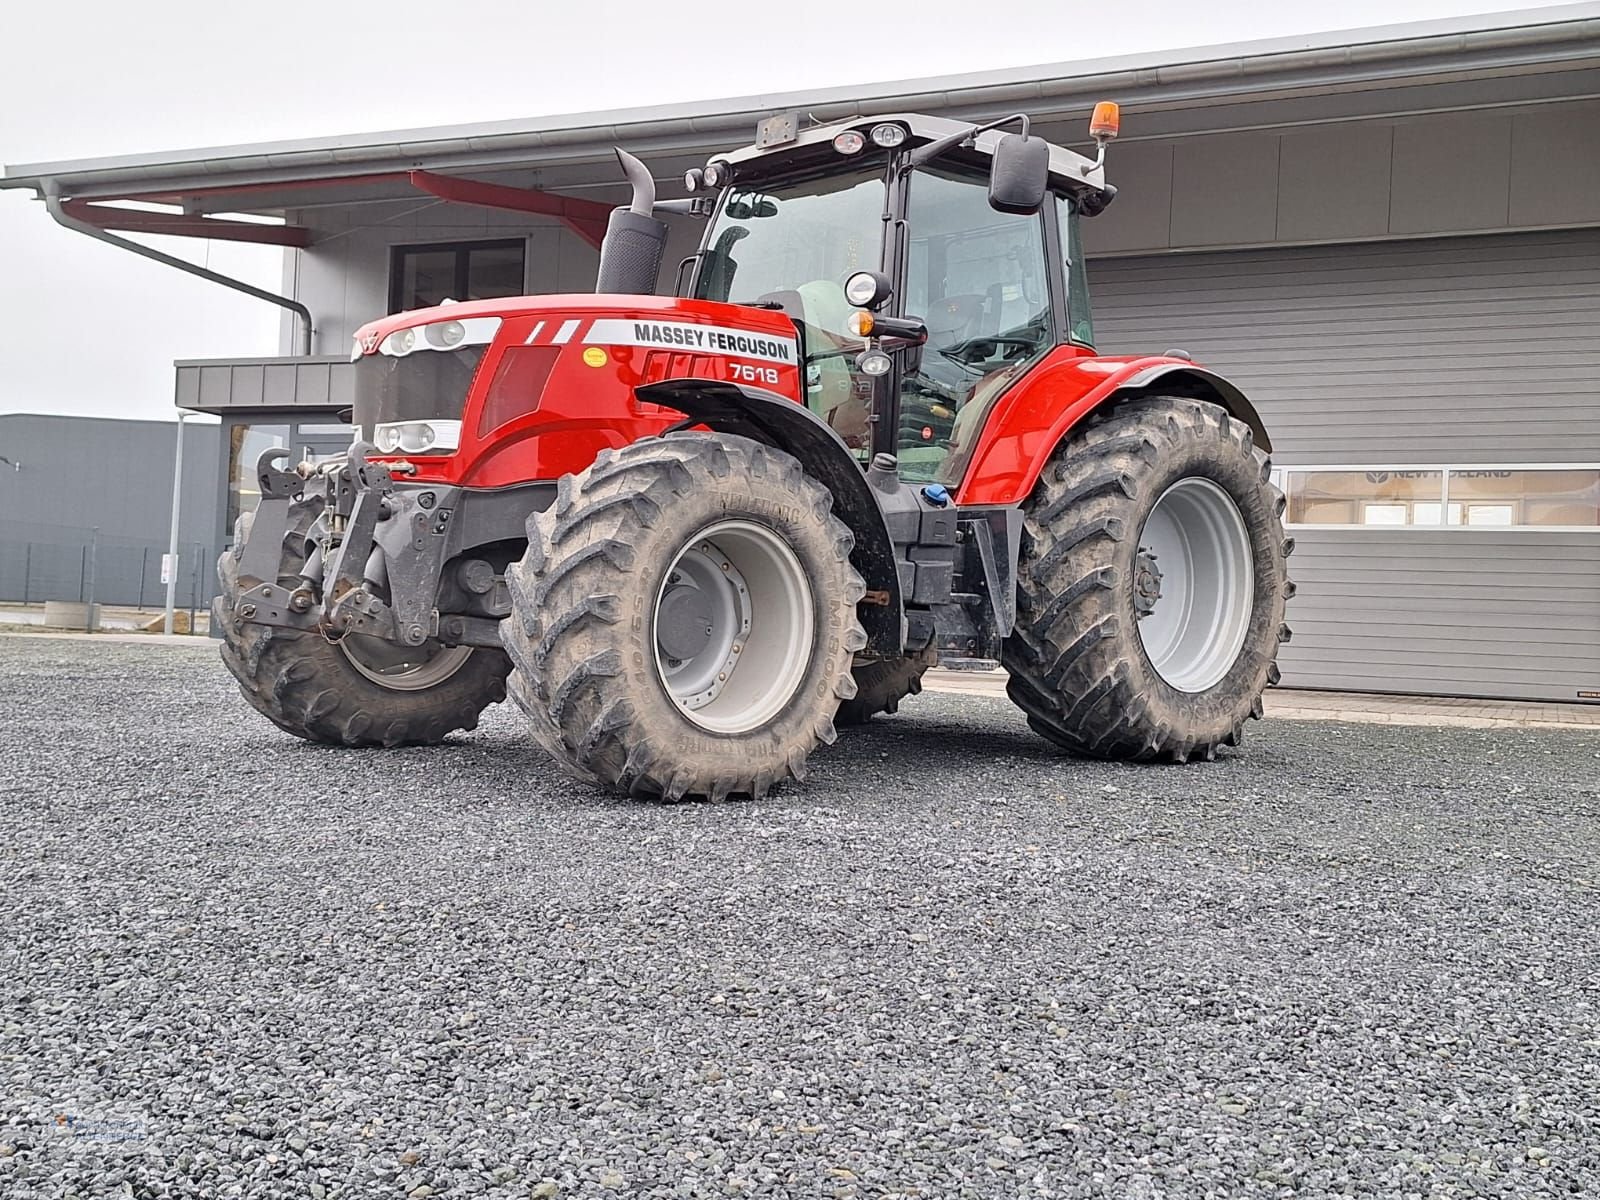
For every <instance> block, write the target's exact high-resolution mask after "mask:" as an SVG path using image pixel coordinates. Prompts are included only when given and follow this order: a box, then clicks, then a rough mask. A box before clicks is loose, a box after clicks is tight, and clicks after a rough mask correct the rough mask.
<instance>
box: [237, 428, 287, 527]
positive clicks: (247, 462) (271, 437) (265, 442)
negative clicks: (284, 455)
mask: <svg viewBox="0 0 1600 1200" xmlns="http://www.w3.org/2000/svg"><path fill="white" fill-rule="evenodd" d="M288 446H289V426H288V425H283V424H278V423H277V422H272V423H270V424H259V425H257V424H246V423H244V422H242V421H241V422H238V423H236V424H233V425H230V426H229V428H228V516H227V520H228V524H227V526H226V535H227V536H228V537H230V538H231V537H232V536H233V526H234V522H235V521H237V520H238V519H239V517H240V516H241V515H243V514H244V513H247V512H254V511H255V508H256V504H257V503H259V502H260V500H261V487H260V484H259V483H258V482H257V481H256V464H257V463H258V462H259V461H260V459H261V455H262V454H263V453H264V452H266V451H268V450H271V449H273V448H274V447H276V448H279V449H288Z"/></svg>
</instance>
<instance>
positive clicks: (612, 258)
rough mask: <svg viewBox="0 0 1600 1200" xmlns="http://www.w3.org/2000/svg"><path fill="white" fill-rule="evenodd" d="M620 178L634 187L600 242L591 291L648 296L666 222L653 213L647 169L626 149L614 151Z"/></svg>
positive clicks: (658, 267)
mask: <svg viewBox="0 0 1600 1200" xmlns="http://www.w3.org/2000/svg"><path fill="white" fill-rule="evenodd" d="M617 162H618V163H619V164H620V165H621V167H622V174H623V177H624V178H626V179H627V181H628V185H629V186H630V187H631V188H632V189H633V199H632V200H631V201H630V202H629V204H628V207H627V208H617V209H613V210H612V212H611V220H610V221H609V222H608V223H607V224H606V236H605V240H604V241H603V242H601V243H600V271H599V274H598V275H597V276H596V278H595V285H594V290H595V291H596V292H599V293H601V294H612V295H631V296H648V295H652V294H653V293H654V292H655V290H656V277H657V276H658V275H660V274H661V258H662V254H663V253H664V251H665V250H666V246H667V226H666V222H664V221H658V220H657V219H656V218H655V216H654V210H655V204H656V182H655V180H654V179H652V178H651V177H650V170H649V168H648V167H646V166H645V165H644V164H643V163H642V162H640V161H639V160H638V159H637V158H635V157H634V156H633V155H631V154H629V153H628V152H627V151H626V150H622V149H618V150H617Z"/></svg>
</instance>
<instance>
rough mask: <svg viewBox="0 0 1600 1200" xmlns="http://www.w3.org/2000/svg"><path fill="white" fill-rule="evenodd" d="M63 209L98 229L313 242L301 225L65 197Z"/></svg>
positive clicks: (280, 242)
mask: <svg viewBox="0 0 1600 1200" xmlns="http://www.w3.org/2000/svg"><path fill="white" fill-rule="evenodd" d="M61 209H62V211H63V212H65V213H66V214H67V215H68V216H69V217H71V218H73V219H74V220H76V221H82V222H83V223H84V224H85V225H93V226H94V227H95V228H96V229H121V230H124V231H126V232H128V233H161V234H166V235H168V236H169V237H197V238H215V239H217V240H219V241H224V242H260V243H262V244H264V245H269V246H296V247H299V248H301V249H304V248H305V247H306V246H309V245H311V231H310V230H309V229H304V228H302V227H300V226H299V225H258V224H256V223H255V222H253V221H231V220H228V219H227V218H224V217H198V216H188V215H186V214H184V213H164V212H146V211H144V210H142V209H137V208H114V207H112V206H111V205H109V204H91V203H90V202H89V201H87V200H63V201H61Z"/></svg>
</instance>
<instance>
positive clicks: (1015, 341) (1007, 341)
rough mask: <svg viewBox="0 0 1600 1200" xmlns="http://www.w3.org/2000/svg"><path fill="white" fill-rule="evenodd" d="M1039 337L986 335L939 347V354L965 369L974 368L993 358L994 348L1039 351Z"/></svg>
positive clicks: (1002, 334) (1000, 334)
mask: <svg viewBox="0 0 1600 1200" xmlns="http://www.w3.org/2000/svg"><path fill="white" fill-rule="evenodd" d="M1038 345H1039V339H1038V338H1037V337H1021V336H1018V335H1015V334H1004V333H985V334H981V335H980V336H978V337H970V338H967V339H965V340H964V341H959V342H951V343H950V345H948V346H941V347H939V353H940V354H942V355H944V356H945V357H946V358H950V359H954V360H955V361H956V362H958V363H960V364H961V365H962V366H965V367H974V366H977V365H978V363H979V362H980V361H982V360H984V359H987V358H990V357H992V356H993V349H992V348H994V347H999V346H1021V347H1023V348H1024V349H1026V350H1034V349H1037V348H1038ZM984 347H989V348H990V349H988V350H985V352H984V353H981V354H980V353H978V351H979V350H980V348H984Z"/></svg>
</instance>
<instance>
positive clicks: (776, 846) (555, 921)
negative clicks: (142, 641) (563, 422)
mask: <svg viewBox="0 0 1600 1200" xmlns="http://www.w3.org/2000/svg"><path fill="white" fill-rule="evenodd" d="M0 705H3V711H4V712H5V714H6V727H7V729H8V732H9V734H10V741H11V744H12V748H11V750H10V753H9V754H8V756H7V757H6V759H5V760H4V766H3V768H0V781H3V782H0V911H3V913H4V925H3V929H4V942H3V952H4V961H3V968H0V1020H3V1023H4V1024H3V1030H0V1073H3V1080H0V1082H3V1086H0V1143H3V1144H0V1195H3V1196H4V1197H6V1198H7V1200H24V1198H27V1197H35V1196H65V1195H81V1196H95V1197H98V1196H118V1195H131V1196H136V1197H144V1196H206V1197H213V1196H237V1195H244V1196H286V1197H287V1196H293V1197H307V1196H310V1197H336V1196H342V1197H369V1196H373V1197H387V1196H395V1197H408V1198H410V1200H420V1198H422V1197H427V1196H456V1195H475V1194H482V1195H486V1196H492V1197H501V1196H518V1197H523V1196H530V1195H531V1196H535V1197H549V1196H558V1195H559V1196H574V1195H584V1196H602V1195H607V1196H609V1195H628V1196H725V1195H754V1196H776V1195H782V1196H797V1197H819V1196H820V1197H856V1196H859V1197H868V1196H927V1197H957V1196H981V1197H991V1196H992V1197H1021V1196H1033V1197H1049V1196H1095V1197H1100V1196H1107V1197H1111V1196H1115V1197H1131V1198H1135V1200H1154V1198H1158V1197H1179V1196H1226V1197H1232V1196H1314V1195H1324V1194H1356V1195H1382V1196H1475V1195H1490V1196H1516V1197H1524V1196H1538V1195H1591V1196H1592V1195H1595V1194H1597V1193H1600V1020H1597V1017H1600V934H1597V931H1600V919H1597V918H1600V890H1597V889H1600V785H1597V782H1596V780H1597V777H1600V740H1597V739H1596V738H1595V736H1594V735H1593V734H1592V733H1584V732H1563V731H1539V732H1521V731H1505V730H1466V729H1450V730H1430V729H1406V728H1389V727H1381V726H1350V725H1339V724H1333V723H1319V724H1298V723H1293V722H1284V721H1274V722H1269V723H1267V724H1265V725H1261V726H1256V727H1254V728H1253V729H1252V730H1251V736H1250V737H1249V738H1248V740H1247V742H1246V745H1245V748H1244V750H1243V752H1242V753H1240V754H1237V755H1235V756H1233V757H1229V758H1227V759H1225V760H1224V761H1221V762H1219V763H1216V764H1212V765H1209V766H1206V765H1196V766H1192V767H1188V768H1172V767H1157V768H1148V767H1146V768H1139V767H1120V766H1109V765H1093V764H1085V763H1079V762H1074V761H1072V760H1070V759H1066V758H1062V757H1059V756H1058V755H1056V754H1055V753H1054V752H1052V751H1051V750H1050V749H1049V748H1048V747H1047V746H1046V745H1045V743H1043V742H1042V741H1040V740H1038V739H1037V738H1035V737H1034V736H1032V735H1031V734H1030V733H1029V732H1028V731H1027V729H1026V727H1025V726H1024V725H1023V723H1022V720H1021V718H1020V717H1019V716H1018V715H1017V714H1016V713H1015V712H1014V711H1013V710H1012V709H1011V708H1010V707H1009V706H1008V705H1007V704H1006V703H1005V702H1004V701H1000V700H994V699H988V698H973V697H963V696H948V695H946V696H930V695H924V696H923V697H921V698H920V699H919V700H918V701H917V702H916V703H915V704H911V705H908V706H907V707H906V709H905V711H904V712H902V714H901V715H900V716H898V717H894V718H889V719H882V720H879V721H877V722H874V724H873V725H872V726H871V727H870V728H869V729H867V730H864V731H861V732H859V733H856V734H854V735H852V736H847V737H846V738H845V739H844V740H842V741H841V743H840V744H839V745H838V746H836V747H834V748H833V750H831V751H829V752H827V753H824V754H822V755H820V756H819V757H818V758H816V759H815V760H814V769H813V773H812V778H811V781H810V782H809V783H808V784H807V785H806V786H805V787H803V788H799V787H790V788H789V789H787V790H786V791H784V792H782V793H779V794H776V795H774V796H773V797H772V798H770V799H769V800H767V801H764V802H761V803H749V802H745V803H728V804H721V805H715V806H712V805H681V806H665V805H637V804H631V805H630V804H627V803H623V802H618V801H614V800H612V799H610V798H608V797H606V796H603V795H600V794H598V793H596V792H595V791H593V790H591V789H589V788H587V787H585V786H581V785H577V784H574V783H571V782H568V781H566V780H564V779H562V778H560V777H559V776H556V775H555V774H554V773H553V771H552V768H551V766H550V764H549V762H548V760H547V759H545V758H544V757H543V756H542V755H541V754H540V753H539V752H538V751H536V750H535V749H534V748H533V747H532V746H530V745H529V744H528V743H527V742H525V741H524V739H523V738H522V736H521V732H520V728H519V720H518V718H517V715H516V714H515V712H514V711H512V710H511V709H510V708H502V709H500V710H497V711H496V712H494V713H492V714H491V715H490V717H489V719H488V720H486V722H485V725H484V728H483V729H482V730H481V731H479V732H478V733H476V734H474V735H472V736H468V737H463V738H461V739H460V740H459V741H458V742H456V743H455V744H454V745H451V746H449V747H446V748H443V749H439V750H435V751H421V750H414V751H391V752H387V753H385V752H362V751H333V750H327V749H322V748H318V747H313V746H307V745H302V744H300V743H298V742H296V741H294V740H293V739H291V738H289V737H288V736H286V735H284V734H281V733H279V732H278V731H277V730H275V729H273V728H271V727H270V726H269V725H268V724H267V723H266V722H265V721H264V720H263V719H261V718H259V717H257V716H256V715H255V714H254V713H253V712H252V711H250V710H249V709H248V708H247V707H246V706H245V704H244V702H243V701H242V700H240V699H239V698H238V696H237V695H236V694H235V693H234V689H233V687H232V683H231V681H230V680H228V679H227V678H226V677H225V675H224V673H223V671H222V669H221V667H220V666H219V665H218V664H217V662H216V660H215V658H214V656H213V655H212V654H211V653H210V652H209V651H208V650H194V649H188V648H182V649H162V648H151V647H142V646H136V645H117V646H111V645H103V644H91V643H83V642H65V641H49V642H46V641H39V640H30V639H26V638H0Z"/></svg>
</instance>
